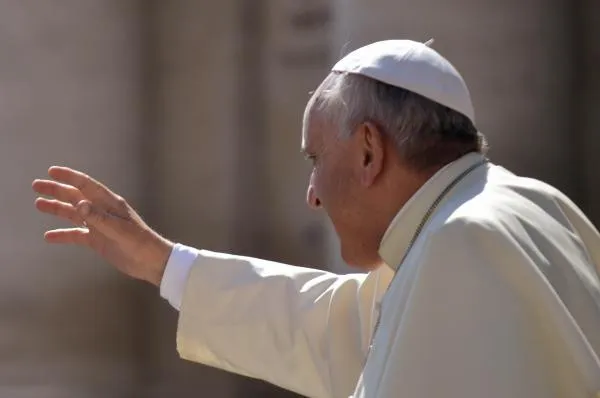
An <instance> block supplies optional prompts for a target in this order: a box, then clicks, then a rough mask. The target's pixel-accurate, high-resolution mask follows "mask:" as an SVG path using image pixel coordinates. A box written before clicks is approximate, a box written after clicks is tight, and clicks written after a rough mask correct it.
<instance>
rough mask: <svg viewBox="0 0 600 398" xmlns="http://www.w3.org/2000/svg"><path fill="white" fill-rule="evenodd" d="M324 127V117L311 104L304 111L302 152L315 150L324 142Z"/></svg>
mask: <svg viewBox="0 0 600 398" xmlns="http://www.w3.org/2000/svg"><path fill="white" fill-rule="evenodd" d="M323 130H324V126H323V122H322V117H321V116H320V115H319V114H318V112H317V111H316V110H315V109H314V108H313V107H312V105H311V102H310V101H309V104H308V105H307V106H306V110H305V111H304V120H303V123H302V151H305V152H306V151H310V150H314V149H315V147H317V146H319V145H320V144H321V143H322V141H323V134H324V131H323Z"/></svg>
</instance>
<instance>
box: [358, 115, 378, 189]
mask: <svg viewBox="0 0 600 398" xmlns="http://www.w3.org/2000/svg"><path fill="white" fill-rule="evenodd" d="M355 134H356V138H357V139H358V140H359V141H358V145H359V150H360V156H361V159H360V160H361V170H360V175H361V177H360V180H361V183H362V184H363V185H364V186H366V187H368V186H371V185H373V184H374V183H375V181H376V179H377V177H378V176H379V175H380V174H381V172H382V171H383V160H384V156H385V150H384V149H385V148H384V140H383V134H382V131H381V130H380V129H379V127H377V125H376V124H374V123H371V122H364V123H362V124H361V125H360V126H359V127H358V129H357V131H356V132H355Z"/></svg>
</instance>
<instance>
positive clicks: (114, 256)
mask: <svg viewBox="0 0 600 398" xmlns="http://www.w3.org/2000/svg"><path fill="white" fill-rule="evenodd" d="M48 174H49V176H50V177H51V178H52V180H35V181H34V182H33V185H32V186H33V189H34V190H35V191H36V192H37V193H39V194H40V195H44V196H48V197H50V198H44V197H40V198H37V199H36V202H35V204H36V207H37V209H38V210H40V211H41V212H43V213H48V214H52V215H55V216H57V217H60V218H63V219H65V220H68V221H70V222H71V223H73V224H74V225H75V227H74V228H65V229H55V230H51V231H48V232H46V234H45V235H44V237H45V239H46V241H48V242H50V243H63V244H77V245H82V246H86V247H89V248H91V249H92V250H94V251H95V252H96V253H98V254H99V255H100V256H102V257H103V258H104V259H106V260H107V261H108V262H109V263H110V264H112V265H113V266H114V267H115V268H117V269H119V270H120V271H122V272H123V273H125V274H127V275H129V276H132V277H134V278H136V279H142V280H146V281H148V282H151V283H154V284H156V285H158V284H160V280H161V278H162V273H163V271H164V267H165V264H166V262H167V259H168V256H169V254H170V251H171V248H172V243H171V242H169V241H167V240H166V239H164V238H162V237H161V236H160V235H158V234H157V233H156V232H155V231H153V230H152V229H151V228H149V227H148V226H147V225H146V224H145V223H144V221H143V220H142V219H141V217H140V216H139V215H138V214H137V213H136V212H135V210H133V209H132V208H131V206H129V204H128V203H127V202H126V201H125V200H124V199H123V198H121V197H120V196H118V195H117V194H115V193H114V192H112V191H111V190H110V189H108V188H106V187H105V186H104V185H102V184H101V183H99V182H98V181H96V180H94V179H93V178H91V177H89V176H87V175H85V174H83V173H81V172H79V171H76V170H73V169H69V168H66V167H51V168H50V169H49V171H48Z"/></svg>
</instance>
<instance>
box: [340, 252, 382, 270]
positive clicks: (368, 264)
mask: <svg viewBox="0 0 600 398" xmlns="http://www.w3.org/2000/svg"><path fill="white" fill-rule="evenodd" d="M341 256H342V259H343V260H344V262H345V263H346V264H348V266H350V267H352V268H356V269H358V270H360V271H364V272H368V271H373V270H375V269H377V268H379V267H380V266H381V259H380V258H379V256H367V255H359V254H358V253H347V252H346V251H345V250H343V249H342V252H341Z"/></svg>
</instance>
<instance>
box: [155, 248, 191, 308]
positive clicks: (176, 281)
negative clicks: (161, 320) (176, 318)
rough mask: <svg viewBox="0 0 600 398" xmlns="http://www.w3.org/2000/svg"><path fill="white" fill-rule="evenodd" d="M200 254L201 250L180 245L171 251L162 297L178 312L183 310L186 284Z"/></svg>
mask: <svg viewBox="0 0 600 398" xmlns="http://www.w3.org/2000/svg"><path fill="white" fill-rule="evenodd" d="M199 253H200V252H199V250H197V249H194V248H193V247H189V246H184V245H181V244H179V243H178V244H176V245H175V246H174V247H173V250H172V251H171V255H170V256H169V260H168V261H167V266H166V268H165V272H164V274H163V278H162V281H161V282H160V295H161V296H162V298H164V299H165V300H167V301H168V302H169V303H170V304H171V305H172V306H173V307H174V308H175V309H176V310H179V309H180V308H181V300H182V299H183V291H184V289H185V284H186V282H187V278H188V275H189V273H190V269H191V268H192V265H193V264H194V262H195V261H196V258H197V257H198V255H199Z"/></svg>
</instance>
